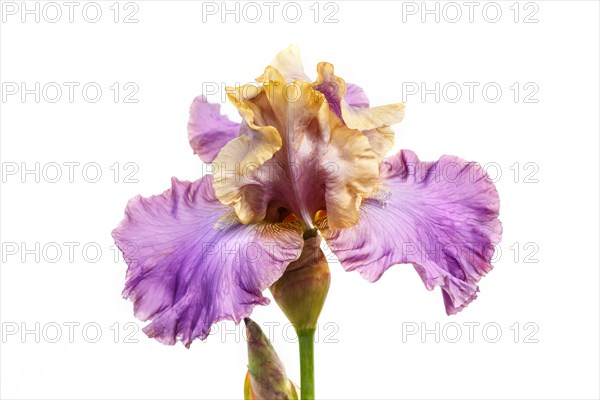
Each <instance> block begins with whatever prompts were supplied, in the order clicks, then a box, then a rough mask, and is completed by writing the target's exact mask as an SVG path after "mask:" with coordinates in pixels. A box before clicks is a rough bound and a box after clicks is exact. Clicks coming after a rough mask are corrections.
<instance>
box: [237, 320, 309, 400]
mask: <svg viewBox="0 0 600 400" xmlns="http://www.w3.org/2000/svg"><path fill="white" fill-rule="evenodd" d="M244 322H245V323H246V335H247V337H248V374H247V375H246V380H245V382H244V399H245V400H262V399H268V400H271V399H273V400H297V399H298V394H297V392H296V388H295V387H294V384H293V383H292V382H291V381H290V380H289V379H288V377H287V376H286V374H285V369H284V367H283V363H282V362H281V360H280V359H279V357H278V356H277V353H276V352H275V350H274V349H273V346H272V345H271V343H270V342H269V339H267V337H266V336H265V335H264V333H263V332H262V330H261V329H260V327H259V326H258V324H257V323H256V322H254V321H252V320H251V319H250V318H246V319H244Z"/></svg>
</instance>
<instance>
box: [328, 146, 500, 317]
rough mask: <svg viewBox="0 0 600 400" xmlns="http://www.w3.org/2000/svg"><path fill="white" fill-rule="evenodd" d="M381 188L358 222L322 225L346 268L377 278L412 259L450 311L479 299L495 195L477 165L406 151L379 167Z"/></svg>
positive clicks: (495, 223)
mask: <svg viewBox="0 0 600 400" xmlns="http://www.w3.org/2000/svg"><path fill="white" fill-rule="evenodd" d="M380 177H381V183H382V185H383V189H382V191H381V192H380V193H378V194H377V196H376V197H372V198H369V199H366V200H365V201H364V202H363V204H362V206H361V210H360V211H361V215H360V222H359V223H358V225H356V226H354V227H351V228H347V229H343V230H340V231H329V230H327V229H324V231H323V233H324V235H325V238H326V239H327V240H328V242H329V245H330V246H331V248H332V250H333V251H334V252H335V254H336V255H337V256H338V258H339V260H340V262H341V263H342V265H343V266H344V268H345V269H346V270H348V271H353V270H357V271H359V272H360V273H361V275H362V276H363V277H364V278H366V279H368V280H369V281H376V280H377V279H379V278H380V277H381V275H382V274H383V273H384V272H385V271H386V270H387V268H389V267H390V266H392V265H394V264H398V263H412V264H413V265H414V267H415V269H416V270H417V272H418V273H419V275H420V276H421V278H422V280H423V282H424V283H425V285H426V287H427V289H429V290H432V289H433V288H434V287H435V286H441V287H442V292H443V295H444V302H445V305H446V311H447V313H448V314H454V313H456V312H458V311H460V310H462V309H463V308H464V307H465V306H466V305H467V304H469V303H470V302H471V301H472V300H473V299H475V298H476V297H477V295H476V293H477V291H478V287H477V285H476V282H478V281H479V279H480V278H481V277H482V276H484V275H485V274H486V273H487V272H489V271H490V270H491V269H492V265H491V264H490V260H491V258H492V256H493V253H494V246H495V245H496V244H497V243H498V242H499V241H500V237H501V233H502V225H501V223H500V221H499V220H498V218H497V217H498V213H499V206H500V203H499V199H498V193H497V192H496V188H495V187H494V185H493V183H491V182H490V180H489V179H488V177H487V175H486V174H485V172H484V171H483V170H482V169H481V168H480V167H479V166H478V165H477V164H475V163H469V162H466V161H463V160H461V159H459V158H456V157H452V156H443V157H442V158H441V159H440V160H439V161H437V162H429V163H425V162H421V161H419V159H418V158H417V156H416V155H415V154H414V153H413V152H411V151H408V150H403V151H401V152H400V153H398V154H396V155H394V156H392V157H389V158H386V159H385V160H384V161H383V162H382V163H381V166H380Z"/></svg>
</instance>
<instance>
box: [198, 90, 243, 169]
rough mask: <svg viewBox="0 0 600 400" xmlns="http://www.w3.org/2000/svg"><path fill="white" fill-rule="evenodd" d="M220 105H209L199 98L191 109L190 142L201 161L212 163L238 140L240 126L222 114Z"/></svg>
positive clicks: (203, 98)
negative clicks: (228, 146)
mask: <svg viewBox="0 0 600 400" xmlns="http://www.w3.org/2000/svg"><path fill="white" fill-rule="evenodd" d="M220 108H221V106H220V105H219V104H214V103H209V102H208V100H206V97H204V96H198V97H196V98H195V99H194V101H193V102H192V106H191V107H190V119H189V122H188V140H189V141H190V146H192V149H193V150H194V154H198V156H199V157H200V159H201V160H202V161H204V162H205V163H211V162H212V161H213V160H214V159H215V157H216V156H217V154H219V151H221V149H222V148H223V146H225V145H226V144H227V143H228V142H229V141H230V140H232V139H234V138H236V137H237V136H238V134H239V131H240V124H239V123H237V122H233V121H230V120H229V118H227V117H226V116H224V115H221V113H220V111H219V110H220Z"/></svg>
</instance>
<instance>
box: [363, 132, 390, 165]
mask: <svg viewBox="0 0 600 400" xmlns="http://www.w3.org/2000/svg"><path fill="white" fill-rule="evenodd" d="M364 134H365V136H367V139H369V144H370V145H371V148H372V149H373V152H375V154H376V155H377V157H378V158H379V160H380V161H381V160H383V159H384V158H385V156H386V155H387V153H388V152H389V151H390V150H391V149H392V147H393V146H394V131H393V129H392V128H390V127H389V126H383V127H381V128H375V129H369V130H368V131H364Z"/></svg>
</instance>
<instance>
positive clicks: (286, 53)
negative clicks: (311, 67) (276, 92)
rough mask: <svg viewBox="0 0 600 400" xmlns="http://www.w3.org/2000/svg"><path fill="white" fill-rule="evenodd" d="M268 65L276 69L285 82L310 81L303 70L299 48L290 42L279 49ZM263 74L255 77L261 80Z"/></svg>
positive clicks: (258, 80)
mask: <svg viewBox="0 0 600 400" xmlns="http://www.w3.org/2000/svg"><path fill="white" fill-rule="evenodd" d="M269 65H270V66H271V67H273V68H275V69H277V70H278V71H279V72H280V73H281V75H282V76H283V78H284V80H285V81H286V82H293V81H295V80H302V81H307V82H310V78H309V77H308V76H307V75H306V73H305V72H304V66H303V65H302V58H301V57H300V48H299V47H298V46H297V45H295V44H292V45H290V46H289V47H288V48H286V49H284V50H282V51H280V52H279V53H278V54H277V55H276V56H275V58H274V59H273V60H272V61H271V62H270V63H269ZM263 79H264V76H260V77H258V78H256V81H257V82H262V81H263Z"/></svg>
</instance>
